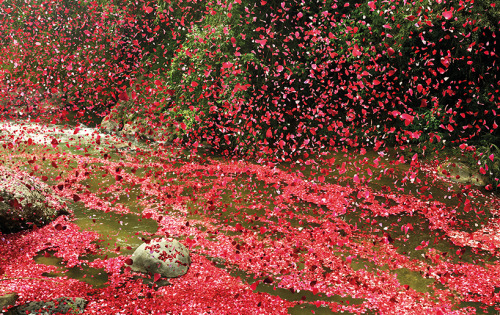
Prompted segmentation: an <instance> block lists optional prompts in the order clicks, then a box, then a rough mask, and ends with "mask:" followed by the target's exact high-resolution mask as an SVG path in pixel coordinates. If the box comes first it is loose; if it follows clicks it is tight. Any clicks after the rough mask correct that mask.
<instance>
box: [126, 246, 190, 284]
mask: <svg viewBox="0 0 500 315" xmlns="http://www.w3.org/2000/svg"><path fill="white" fill-rule="evenodd" d="M132 261H133V263H132V266H131V268H132V270H133V271H137V272H142V273H148V274H151V275H154V274H157V273H158V274H160V275H161V276H162V277H166V278H175V277H180V276H182V275H184V274H186V272H187V271H188V269H189V265H190V264H191V258H190V256H189V250H188V249H187V248H186V247H185V246H184V245H182V244H181V243H179V241H177V240H168V239H154V240H151V242H149V244H146V243H144V244H142V245H141V246H139V247H138V248H137V249H136V250H135V252H134V253H133V254H132Z"/></svg>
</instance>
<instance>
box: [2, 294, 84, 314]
mask: <svg viewBox="0 0 500 315" xmlns="http://www.w3.org/2000/svg"><path fill="white" fill-rule="evenodd" d="M85 305H87V301H86V300H85V299H82V298H71V297H61V298H58V299H55V300H51V301H38V302H30V303H27V304H23V305H19V306H16V307H14V308H13V309H11V310H10V314H13V315H18V314H19V315H21V314H23V315H25V314H30V315H31V314H81V313H83V312H84V310H85Z"/></svg>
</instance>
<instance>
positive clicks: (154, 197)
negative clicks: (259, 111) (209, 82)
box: [2, 122, 499, 314]
mask: <svg viewBox="0 0 500 315" xmlns="http://www.w3.org/2000/svg"><path fill="white" fill-rule="evenodd" d="M2 130H3V131H2V133H3V135H2V140H3V142H4V143H5V144H6V146H4V152H3V153H2V162H3V164H6V165H12V166H18V167H22V168H24V169H25V171H27V172H31V173H33V174H34V175H35V176H39V177H42V176H47V180H46V181H47V183H48V184H50V185H53V186H54V187H63V188H60V189H59V190H60V192H61V195H63V196H65V197H66V198H68V206H69V208H70V209H71V211H72V212H73V214H74V217H73V218H72V219H71V220H72V222H73V223H75V224H76V225H77V226H78V227H79V228H80V229H81V230H85V231H93V232H96V233H98V234H99V239H98V241H96V242H95V243H96V244H97V245H98V250H97V251H96V252H95V253H91V254H88V255H83V256H81V257H79V260H80V261H83V263H81V264H80V265H79V266H74V267H71V268H66V267H65V262H64V261H63V259H61V258H59V257H56V256H54V255H53V253H51V251H50V250H47V251H41V252H39V253H38V254H37V255H36V256H35V257H34V260H35V262H36V263H37V264H43V265H50V266H54V267H56V268H57V270H55V271H52V272H48V273H45V274H43V276H45V277H53V278H58V277H67V278H71V279H75V280H78V281H82V282H85V283H87V284H90V285H91V286H92V287H94V288H95V289H99V288H106V287H107V286H108V285H110V282H109V281H110V280H109V275H108V272H106V271H105V270H104V269H103V268H93V267H89V264H91V263H92V262H93V261H94V260H95V259H98V260H108V259H113V258H116V257H121V256H129V255H131V254H132V253H133V251H134V250H135V248H137V247H138V246H139V245H140V244H142V243H143V242H144V240H145V239H148V238H155V237H172V238H177V239H179V240H180V241H181V242H183V243H184V244H186V246H188V247H190V248H191V250H192V252H193V253H195V254H196V255H198V256H199V257H203V258H204V259H205V258H206V259H208V260H209V261H211V262H212V263H213V265H214V266H216V267H217V268H219V269H222V270H223V271H224V272H226V273H227V274H228V275H230V276H231V277H233V278H237V279H240V281H241V283H242V284H244V285H247V286H250V287H251V288H252V289H253V290H254V292H257V293H258V292H261V293H265V294H269V295H272V296H276V297H279V298H280V299H282V300H285V301H289V302H294V303H295V305H294V306H293V307H290V308H289V309H288V312H289V313H290V314H308V313H311V311H313V312H315V313H316V314H332V313H336V311H335V310H337V311H342V312H343V313H349V312H352V313H356V312H364V313H372V312H373V313H378V312H380V311H381V309H382V306H381V305H382V304H381V303H382V302H380V301H379V300H383V299H384V298H382V297H384V296H386V295H385V293H384V292H385V291H384V290H389V288H388V287H387V288H386V287H385V286H399V288H400V289H396V291H395V292H399V293H398V294H403V293H402V291H401V290H403V291H404V290H407V291H408V292H410V291H411V294H410V295H408V296H409V297H408V298H406V297H405V298H402V297H401V296H403V295H398V296H399V297H398V298H396V295H397V294H396V295H394V297H392V298H394V299H396V301H397V299H403V300H405V299H406V300H409V299H414V300H415V301H416V302H415V303H422V304H426V303H427V304H428V305H438V304H439V302H436V301H440V299H448V300H447V302H446V303H447V305H450V306H449V307H448V309H450V310H459V309H462V308H464V309H465V310H469V311H472V310H475V311H476V312H478V313H481V312H485V311H486V310H488V309H489V310H490V311H493V310H494V306H493V305H488V304H486V303H481V302H475V301H472V300H474V299H473V298H471V299H467V298H466V297H465V298H464V295H463V294H464V293H459V292H458V291H455V290H456V289H454V288H455V286H454V285H451V284H450V283H451V280H456V279H458V278H457V277H458V276H457V274H458V271H457V270H458V269H461V268H464V267H465V268H467V266H471V265H473V266H478V267H479V268H483V269H481V270H493V269H489V268H493V267H495V268H496V266H498V265H497V264H498V252H497V251H495V250H490V249H489V247H488V246H482V245H481V243H480V242H478V241H477V240H476V239H474V237H473V236H475V235H477V236H478V237H479V236H480V235H483V234H485V235H491V238H492V239H497V238H498V233H499V231H498V229H496V227H497V221H496V215H497V212H496V211H497V208H496V206H497V205H498V198H497V196H495V195H493V194H491V193H488V192H486V191H484V190H481V189H479V188H480V187H475V186H472V185H464V184H460V183H455V182H452V181H450V180H447V179H446V178H442V177H440V176H438V174H437V170H436V169H433V168H432V167H431V166H429V165H431V163H429V162H424V161H422V163H421V164H419V165H415V164H416V163H412V164H410V162H412V161H408V160H407V161H404V162H403V161H402V160H401V159H400V157H398V156H396V155H395V153H393V152H392V151H391V150H385V151H382V153H381V152H373V151H369V152H365V153H364V154H359V153H354V152H349V151H340V152H331V153H329V154H328V155H326V156H324V157H323V159H322V161H323V162H322V163H317V162H316V161H314V160H312V159H311V160H305V161H296V162H293V163H288V164H281V165H274V164H261V163H256V162H254V161H242V160H225V159H222V158H220V157H218V156H216V155H212V154H209V153H208V151H206V150H203V149H199V150H198V151H196V152H188V151H187V150H185V149H183V148H179V147H173V146H166V145H163V144H154V145H150V144H146V143H141V142H140V141H135V142H132V141H130V140H129V139H123V138H120V137H119V136H114V135H107V134H103V133H100V132H99V131H98V130H97V129H94V128H88V127H81V128H80V127H75V126H73V127H70V128H63V127H62V126H51V127H44V126H41V125H36V124H30V123H27V124H25V125H22V124H13V123H8V122H4V125H2ZM7 152H10V153H9V154H7ZM35 156H36V157H37V160H36V162H34V163H33V162H30V163H26V162H27V161H33V160H35V159H34V158H33V157H35ZM30 159H31V160H30ZM51 163H55V164H51ZM54 165H56V167H54ZM58 185H59V186H58ZM61 185H62V186H61ZM423 187H424V188H423ZM56 191H57V189H56ZM75 195H77V196H78V198H76V199H75V198H74V197H73V200H71V198H69V197H68V196H75ZM466 200H468V201H466ZM466 203H470V204H472V207H473V209H474V211H468V209H467V208H465V207H468V206H467V205H466ZM464 208H465V209H464ZM431 209H432V211H434V212H433V213H439V214H437V215H436V214H431ZM464 210H465V211H464ZM450 223H451V224H452V225H451V227H450V226H449V224H450ZM440 224H441V225H440ZM486 230H487V231H486ZM325 232H326V233H325ZM474 233H476V234H474ZM481 233H483V234H481ZM467 235H469V236H470V237H471V239H473V240H474V242H469V240H463V238H464V237H465V236H467ZM471 235H472V236H471ZM325 242H328V243H325ZM494 245H495V244H493V245H491V244H490V245H489V246H494ZM280 255H284V256H285V257H283V258H282V257H281V256H280ZM275 258H276V261H274V262H273V260H274V259H275ZM278 258H279V259H278ZM200 259H201V258H200ZM339 262H343V264H345V266H342V267H338V264H339ZM445 265H446V266H447V267H446V268H448V269H447V270H448V271H444V270H443V269H442V268H444V267H442V266H445ZM492 266H493V267H492ZM180 279H182V278H180ZM442 279H444V280H442ZM334 280H335V281H336V282H334ZM371 283H380V284H383V286H382V287H381V288H380V289H374V288H373V287H372V286H371ZM342 286H344V288H342ZM493 287H495V285H493ZM355 288H356V290H357V291H356V292H354V291H352V294H351V290H354V289H355ZM444 291H450V292H452V293H451V296H450V295H449V294H444V293H443V292H444ZM496 291H497V290H495V292H496ZM369 292H372V293H369ZM453 292H454V293H453ZM471 294H474V293H471ZM493 294H496V293H493ZM375 296H379V297H377V298H376V297H375ZM410 296H411V298H410ZM392 298H388V300H390V299H392ZM456 300H457V301H459V302H456ZM468 300H471V301H468ZM478 300H480V299H478ZM391 301H392V300H391ZM392 302H394V301H392ZM408 303H409V302H408ZM446 303H445V304H446ZM427 304H426V305H427ZM429 307H430V306H429ZM466 307H468V308H466Z"/></svg>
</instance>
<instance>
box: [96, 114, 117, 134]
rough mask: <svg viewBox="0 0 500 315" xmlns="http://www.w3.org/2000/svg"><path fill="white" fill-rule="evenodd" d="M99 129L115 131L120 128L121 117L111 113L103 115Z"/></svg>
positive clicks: (109, 131)
mask: <svg viewBox="0 0 500 315" xmlns="http://www.w3.org/2000/svg"><path fill="white" fill-rule="evenodd" d="M100 128H101V130H102V131H103V132H106V133H109V134H111V133H117V132H118V131H120V130H121V128H122V122H121V119H118V118H115V117H114V116H113V115H111V114H110V115H108V116H106V117H104V118H103V119H102V121H101V126H100Z"/></svg>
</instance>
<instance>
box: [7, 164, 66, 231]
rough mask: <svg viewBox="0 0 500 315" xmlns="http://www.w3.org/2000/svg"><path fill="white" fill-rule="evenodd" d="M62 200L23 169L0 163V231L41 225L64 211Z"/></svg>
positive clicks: (64, 212) (18, 229)
mask: <svg viewBox="0 0 500 315" xmlns="http://www.w3.org/2000/svg"><path fill="white" fill-rule="evenodd" d="M67 213H68V212H67V208H66V206H65V204H64V202H63V201H62V200H61V199H60V198H59V197H58V196H57V195H55V194H54V192H53V191H52V189H51V188H50V187H49V186H48V185H46V184H45V183H43V182H42V181H40V180H39V179H37V178H36V177H34V176H30V175H29V174H28V173H26V172H22V171H17V170H16V171H14V170H11V169H8V168H6V167H4V166H1V165H0V231H1V232H2V233H12V232H17V231H20V230H24V229H27V228H30V227H33V225H34V224H35V225H37V226H43V225H45V224H47V223H49V222H51V221H53V220H54V219H55V218H56V217H57V216H58V215H60V214H67Z"/></svg>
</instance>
